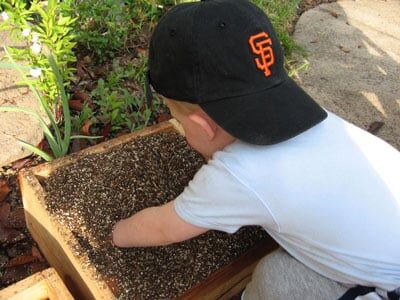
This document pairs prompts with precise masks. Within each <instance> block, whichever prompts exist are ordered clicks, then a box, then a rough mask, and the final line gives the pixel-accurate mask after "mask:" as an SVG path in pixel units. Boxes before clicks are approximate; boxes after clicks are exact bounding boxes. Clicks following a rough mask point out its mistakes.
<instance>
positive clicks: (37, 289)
mask: <svg viewBox="0 0 400 300" xmlns="http://www.w3.org/2000/svg"><path fill="white" fill-rule="evenodd" d="M3 299H4V300H5V299H7V300H27V299H29V300H42V299H43V300H45V299H49V300H73V299H74V298H73V297H72V295H71V293H70V292H69V291H68V289H67V288H66V287H65V285H64V283H63V282H62V280H61V278H60V276H58V274H57V272H56V271H55V270H54V269H53V268H48V269H46V270H44V271H42V272H38V273H35V274H33V275H32V276H29V277H28V278H25V279H24V280H21V281H19V282H17V283H15V284H13V285H11V286H9V287H7V288H5V289H3V290H1V291H0V300H3Z"/></svg>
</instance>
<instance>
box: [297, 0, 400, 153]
mask: <svg viewBox="0 0 400 300" xmlns="http://www.w3.org/2000/svg"><path fill="white" fill-rule="evenodd" d="M332 12H334V13H332ZM335 14H336V15H337V18H336V17H335ZM399 16H400V1H398V0H387V1H382V0H360V1H353V0H343V1H338V2H335V3H330V4H322V5H319V6H317V7H315V8H314V9H311V10H309V11H306V12H305V13H304V14H303V15H302V16H301V17H300V19H299V21H298V23H297V24H296V28H295V32H294V38H295V40H296V42H297V43H298V44H299V45H300V46H302V47H303V48H304V49H306V50H307V51H308V52H309V57H308V60H309V69H308V71H307V72H306V73H301V74H299V76H298V78H297V79H296V80H297V81H298V82H299V84H300V85H301V86H302V87H303V88H304V90H306V91H307V92H308V93H309V94H310V95H311V96H312V97H313V98H314V99H315V100H316V101H317V102H319V103H320V104H321V105H323V106H324V107H325V108H326V109H328V110H330V111H332V112H334V113H336V114H337V115H339V116H341V117H342V118H344V119H346V120H348V121H350V122H351V123H353V124H356V125H357V126H359V127H361V128H364V129H367V128H368V127H369V125H370V124H371V123H373V122H375V121H381V122H384V123H385V125H384V126H383V127H382V129H380V130H379V132H378V134H377V135H378V136H379V137H381V138H382V139H384V140H386V141H387V142H388V143H390V144H391V145H393V146H394V147H396V148H397V149H400V89H399V87H400V85H399V78H400V18H399Z"/></svg>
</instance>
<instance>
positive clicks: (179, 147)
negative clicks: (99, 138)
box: [44, 133, 266, 299]
mask: <svg viewBox="0 0 400 300" xmlns="http://www.w3.org/2000/svg"><path fill="white" fill-rule="evenodd" d="M203 164H204V160H203V159H202V157H201V156H200V155H199V154H198V153H197V152H195V151H194V150H192V149H191V148H190V147H189V146H188V144H187V143H186V141H185V140H184V138H182V137H181V136H180V135H179V134H176V133H160V134H156V135H151V136H146V137H139V138H136V139H135V140H133V141H131V142H129V143H126V144H124V145H122V146H118V147H116V148H114V149H113V150H111V151H110V152H107V153H101V154H92V155H89V156H86V157H85V158H83V159H81V160H79V161H78V162H77V163H74V164H72V165H69V166H65V167H63V168H60V169H58V170H57V171H55V172H54V173H53V174H52V175H51V176H50V177H49V178H48V179H47V180H46V181H45V182H44V188H45V190H46V199H45V202H46V203H45V205H46V208H47V209H48V210H49V212H50V213H51V215H52V216H53V217H54V218H55V219H57V221H58V222H59V223H61V226H63V227H66V228H68V229H69V231H70V232H72V234H73V235H74V237H75V239H76V241H77V243H76V242H74V241H70V246H71V247H72V249H73V251H74V252H75V255H76V257H83V258H82V260H83V261H82V265H83V266H95V268H96V270H97V273H98V274H96V276H97V278H98V279H103V280H104V281H105V282H107V284H108V286H109V287H110V288H111V289H112V290H113V293H114V294H115V295H116V296H117V297H119V298H120V299H171V298H175V297H177V296H178V295H181V294H183V293H184V292H185V291H186V290H188V289H189V288H191V287H193V286H194V285H196V284H197V283H199V282H201V281H204V280H205V279H206V278H207V277H209V276H210V275H211V274H212V273H213V272H215V271H217V270H218V269H220V268H221V267H222V266H224V265H226V264H228V263H229V262H231V261H233V260H234V259H235V258H236V257H238V256H239V255H240V254H243V253H244V252H246V250H248V249H249V248H251V247H252V246H254V245H255V244H256V243H257V242H258V241H259V240H261V239H263V238H264V237H265V236H266V234H265V233H264V231H263V230H262V229H260V228H257V227H248V228H243V229H241V230H239V231H238V232H237V233H236V234H233V235H229V234H226V233H222V232H217V231H210V232H207V233H206V234H203V235H201V236H200V237H197V238H194V239H191V240H189V241H185V242H182V243H177V244H174V245H170V246H163V247H150V248H130V249H120V248H117V247H114V246H113V245H112V244H111V243H110V233H111V230H112V227H113V225H114V224H115V223H116V222H117V221H119V220H120V219H121V218H126V217H129V216H130V215H132V214H133V213H136V212H138V211H140V210H142V209H144V208H146V207H149V206H157V205H161V204H163V203H166V202H168V201H171V200H173V199H175V198H176V197H177V196H178V195H179V194H180V193H181V192H182V191H183V189H184V188H185V186H186V185H187V184H188V182H189V181H190V180H191V179H192V178H193V176H194V174H195V173H196V172H197V170H198V169H199V168H200V167H201V166H202V165H203Z"/></svg>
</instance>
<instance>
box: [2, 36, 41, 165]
mask: <svg viewBox="0 0 400 300" xmlns="http://www.w3.org/2000/svg"><path fill="white" fill-rule="evenodd" d="M3 45H8V46H15V45H18V46H24V45H23V44H22V43H19V44H17V43H16V42H14V41H12V39H11V38H10V36H9V33H8V32H6V31H2V32H0V60H1V59H2V58H3V57H4V55H5V53H4V50H3ZM20 80H21V77H20V75H19V74H18V71H17V70H12V69H2V68H0V106H18V107H25V108H30V109H32V110H35V111H37V112H39V111H40V109H39V103H38V101H37V100H36V98H35V97H34V96H33V94H32V93H31V92H30V91H29V89H28V88H27V87H19V86H16V84H15V83H16V82H18V81H20ZM17 138H19V139H21V140H23V141H26V142H29V143H31V144H33V145H37V144H39V142H40V141H41V140H42V139H43V131H42V129H41V128H40V126H39V124H38V122H37V121H36V120H35V119H34V118H33V117H32V116H29V115H27V114H24V113H14V112H0V167H2V166H4V165H7V164H9V163H11V162H13V161H16V160H18V159H20V158H23V157H26V156H28V155H30V154H31V153H30V152H29V151H27V150H25V149H24V148H22V146H21V145H20V144H19V143H18V140H17Z"/></svg>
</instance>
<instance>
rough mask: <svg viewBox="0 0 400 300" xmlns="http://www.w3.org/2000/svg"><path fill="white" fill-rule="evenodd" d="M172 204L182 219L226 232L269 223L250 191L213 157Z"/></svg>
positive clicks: (266, 213)
mask: <svg viewBox="0 0 400 300" xmlns="http://www.w3.org/2000/svg"><path fill="white" fill-rule="evenodd" d="M174 205H175V210H176V212H177V214H178V215H179V216H180V217H181V218H182V219H183V220H185V221H186V222H188V223H190V224H192V225H195V226H199V227H203V228H207V229H214V230H220V231H225V232H228V233H233V232H235V231H237V230H238V229H239V228H240V227H242V226H245V225H261V226H264V225H265V224H268V223H269V220H268V218H269V213H268V210H267V208H266V207H265V206H264V205H263V204H262V202H261V201H260V199H258V197H257V196H256V194H255V193H254V191H252V190H251V189H250V188H248V187H247V186H246V184H245V183H244V182H243V181H241V180H240V179H238V178H236V177H235V176H234V175H233V174H232V173H231V172H230V171H229V170H228V169H227V168H226V167H225V166H224V165H223V163H222V162H220V161H216V160H211V161H209V163H208V164H207V165H204V166H203V167H202V168H201V169H200V170H199V171H198V172H197V173H196V175H195V176H194V178H193V179H192V180H191V181H190V183H189V185H188V186H187V187H186V188H185V190H184V191H183V193H182V194H180V195H179V196H178V197H177V198H176V199H175V200H174Z"/></svg>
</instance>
